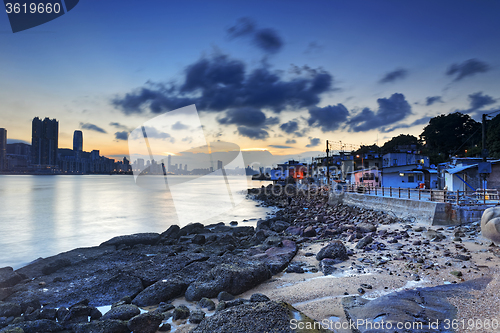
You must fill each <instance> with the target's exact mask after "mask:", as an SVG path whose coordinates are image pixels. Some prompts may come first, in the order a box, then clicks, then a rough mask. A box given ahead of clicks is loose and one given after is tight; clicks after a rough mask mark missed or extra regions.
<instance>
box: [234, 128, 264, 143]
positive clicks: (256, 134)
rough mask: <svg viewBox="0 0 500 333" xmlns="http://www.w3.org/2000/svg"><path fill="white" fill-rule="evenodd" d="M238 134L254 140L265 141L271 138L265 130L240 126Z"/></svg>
mask: <svg viewBox="0 0 500 333" xmlns="http://www.w3.org/2000/svg"><path fill="white" fill-rule="evenodd" d="M238 133H239V134H240V135H241V136H246V137H247V138H250V139H253V140H264V139H267V138H268V137H269V133H268V132H267V131H266V130H264V129H261V128H252V127H246V126H238Z"/></svg>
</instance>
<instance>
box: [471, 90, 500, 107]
mask: <svg viewBox="0 0 500 333" xmlns="http://www.w3.org/2000/svg"><path fill="white" fill-rule="evenodd" d="M468 99H469V102H470V109H469V112H473V111H476V110H479V109H482V108H483V107H485V106H487V105H491V104H495V103H496V101H497V100H496V99H494V98H493V97H491V96H488V95H483V92H482V91H479V92H477V93H474V94H470V95H469V96H468Z"/></svg>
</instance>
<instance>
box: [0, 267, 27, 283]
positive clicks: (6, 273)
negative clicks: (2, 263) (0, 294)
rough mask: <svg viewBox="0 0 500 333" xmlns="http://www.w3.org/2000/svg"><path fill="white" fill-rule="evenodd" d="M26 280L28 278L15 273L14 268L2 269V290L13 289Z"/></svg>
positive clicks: (0, 270) (0, 271)
mask: <svg viewBox="0 0 500 333" xmlns="http://www.w3.org/2000/svg"><path fill="white" fill-rule="evenodd" d="M25 278H26V276H24V275H22V274H18V273H16V272H14V269H13V268H12V267H3V268H0V288H8V287H13V286H15V285H16V284H18V283H19V282H21V281H22V280H24V279H25Z"/></svg>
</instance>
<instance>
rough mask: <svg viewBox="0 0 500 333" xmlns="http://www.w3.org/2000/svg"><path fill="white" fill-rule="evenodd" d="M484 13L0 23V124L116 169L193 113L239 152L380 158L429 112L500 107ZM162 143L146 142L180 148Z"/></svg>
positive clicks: (178, 12)
mask: <svg viewBox="0 0 500 333" xmlns="http://www.w3.org/2000/svg"><path fill="white" fill-rule="evenodd" d="M499 12H500V2H498V1H493V0H491V1H486V0H479V1H478V0H476V1H463V0H452V1H426V0H418V1H410V0H408V1H401V0H397V1H391V0H369V1H359V0H353V1H345V0H343V1H336V0H328V1H319V0H318V1H305V0H301V1H297V0H287V1H281V0H274V1H255V0H254V1H243V0H241V1H234V0H233V1H223V0H212V1H207V0H203V1H191V0H186V1H177V0H172V1H164V0H158V1H156V0H141V1H139V0H122V1H111V0H100V1H95V0H90V1H80V2H79V4H78V5H77V6H76V7H75V8H74V9H73V10H71V11H70V12H68V13H67V14H65V15H63V16H61V17H59V18H57V19H55V20H53V21H50V22H48V23H46V24H43V25H40V26H38V27H35V28H32V29H29V30H25V31H21V32H18V33H12V31H11V28H10V25H9V21H8V18H7V15H6V14H5V15H0V45H1V52H0V73H1V74H0V115H1V118H0V127H3V128H6V129H7V131H8V132H7V133H8V138H9V139H11V140H24V141H26V142H30V141H31V120H32V119H33V118H34V117H37V116H38V117H41V118H45V117H50V118H56V119H57V120H58V121H59V147H60V148H71V147H72V138H73V131H74V130H77V129H78V130H82V131H83V136H84V150H85V151H91V150H93V149H98V150H100V152H101V155H105V156H108V157H113V158H121V157H122V156H125V155H128V154H129V148H128V143H127V138H128V135H129V133H130V132H132V131H133V130H134V129H136V128H138V127H141V126H142V125H143V124H144V123H146V122H149V123H151V122H153V123H154V122H155V120H154V118H155V117H158V116H161V115H162V114H165V113H166V112H168V111H172V110H175V109H178V108H181V107H185V106H188V105H192V104H195V106H196V109H197V110H198V114H199V117H200V121H201V124H202V125H203V126H202V128H203V131H204V135H205V137H206V139H207V140H208V141H218V140H220V141H225V142H231V143H235V144H237V145H239V146H240V148H241V149H243V150H247V151H251V150H267V151H268V152H269V153H270V154H273V155H297V156H306V155H308V154H309V155H311V154H316V155H318V154H321V153H322V151H324V150H325V141H326V140H329V141H330V142H333V143H334V145H335V146H334V147H333V148H334V149H338V148H340V146H341V144H340V142H341V143H342V145H344V146H345V147H346V148H347V149H348V148H349V147H355V146H358V145H361V144H363V145H371V144H374V143H378V144H379V145H382V144H383V143H384V142H386V141H387V140H389V139H390V138H392V137H394V136H397V135H399V134H412V135H415V136H418V135H419V134H420V133H421V132H422V129H423V128H424V127H425V126H426V125H427V124H428V121H429V119H430V118H432V117H435V116H437V115H440V114H448V113H450V112H456V111H460V112H464V113H468V114H470V115H471V116H472V117H473V118H474V119H476V120H479V119H480V117H481V114H482V113H483V112H488V111H490V110H496V109H499V108H500V100H499V98H500V89H499V88H500V80H499V79H500V71H499V65H500V57H499V54H500V20H498V13H499ZM189 126H190V124H188V123H182V122H181V123H179V124H178V125H177V129H179V130H180V129H182V130H184V131H186V130H187V131H189V128H190V127H189ZM191 129H192V130H193V131H194V130H195V127H194V126H192V128H191ZM198 129H199V128H198ZM175 135H176V132H175V130H174V128H173V127H172V128H171V129H169V130H168V131H167V130H165V132H163V133H160V134H159V135H158V138H159V139H161V140H164V142H165V145H167V146H168V145H173V146H175V145H176V144H178V143H179V142H181V141H182V139H186V138H188V137H189V135H187V136H186V135H184V134H183V135H184V136H183V137H182V138H181V137H179V138H177V139H176V138H175ZM172 149H174V148H172ZM172 149H168V148H167V149H165V151H171V150H172Z"/></svg>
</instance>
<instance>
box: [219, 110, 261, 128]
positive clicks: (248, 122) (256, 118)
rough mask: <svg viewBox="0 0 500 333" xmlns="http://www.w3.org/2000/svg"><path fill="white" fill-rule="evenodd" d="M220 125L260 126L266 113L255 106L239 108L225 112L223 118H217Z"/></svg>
mask: <svg viewBox="0 0 500 333" xmlns="http://www.w3.org/2000/svg"><path fill="white" fill-rule="evenodd" d="M217 121H218V122H219V124H222V125H230V124H234V125H241V126H247V127H260V126H264V124H265V123H266V115H265V114H264V112H262V111H261V110H259V109H255V108H250V107H246V108H240V109H233V110H229V111H227V112H226V116H225V117H224V118H219V119H217Z"/></svg>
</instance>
